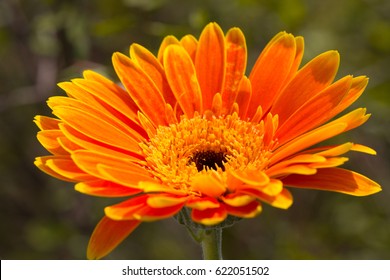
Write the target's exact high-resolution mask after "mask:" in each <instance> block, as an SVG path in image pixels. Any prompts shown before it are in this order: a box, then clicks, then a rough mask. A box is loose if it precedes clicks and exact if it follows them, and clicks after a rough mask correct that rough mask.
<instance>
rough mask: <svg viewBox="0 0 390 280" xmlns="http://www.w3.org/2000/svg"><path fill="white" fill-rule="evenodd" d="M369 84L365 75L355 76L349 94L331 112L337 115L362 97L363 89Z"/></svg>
mask: <svg viewBox="0 0 390 280" xmlns="http://www.w3.org/2000/svg"><path fill="white" fill-rule="evenodd" d="M367 84H368V78H367V77H365V76H359V77H356V78H353V79H352V85H351V89H350V90H349V92H348V94H346V95H345V96H344V98H343V100H341V102H340V104H339V105H338V106H337V107H336V108H334V109H333V111H332V113H331V114H332V115H333V116H335V115H337V114H338V113H340V112H342V111H343V110H345V108H347V107H349V106H350V105H351V104H352V103H354V102H355V101H356V100H357V99H358V98H359V97H360V95H362V93H363V91H364V90H365V88H366V87H367Z"/></svg>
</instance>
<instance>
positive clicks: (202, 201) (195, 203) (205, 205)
mask: <svg viewBox="0 0 390 280" xmlns="http://www.w3.org/2000/svg"><path fill="white" fill-rule="evenodd" d="M186 206H187V207H189V208H193V209H198V210H205V209H209V208H218V207H219V206H220V203H219V202H218V200H217V199H216V198H214V197H208V196H206V197H197V196H195V197H191V198H189V199H188V200H187V202H186Z"/></svg>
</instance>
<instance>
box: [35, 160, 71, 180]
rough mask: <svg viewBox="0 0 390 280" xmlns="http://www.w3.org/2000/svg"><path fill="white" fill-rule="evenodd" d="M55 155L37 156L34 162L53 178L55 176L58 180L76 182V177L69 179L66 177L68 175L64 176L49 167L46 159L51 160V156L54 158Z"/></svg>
mask: <svg viewBox="0 0 390 280" xmlns="http://www.w3.org/2000/svg"><path fill="white" fill-rule="evenodd" d="M55 157H57V156H44V157H37V158H36V159H35V161H34V164H35V166H36V167H38V168H39V169H40V170H41V171H43V172H45V173H46V174H48V175H50V176H52V177H54V178H57V179H60V180H63V181H68V182H77V179H71V178H68V177H65V176H63V175H61V174H59V173H58V172H55V171H54V170H53V169H51V168H50V167H49V166H48V165H47V164H46V163H47V161H49V160H52V159H53V158H55Z"/></svg>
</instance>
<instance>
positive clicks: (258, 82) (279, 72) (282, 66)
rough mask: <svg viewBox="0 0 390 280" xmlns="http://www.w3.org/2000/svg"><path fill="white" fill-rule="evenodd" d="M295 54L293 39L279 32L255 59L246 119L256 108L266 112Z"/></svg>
mask: <svg viewBox="0 0 390 280" xmlns="http://www.w3.org/2000/svg"><path fill="white" fill-rule="evenodd" d="M295 54H296V43H295V38H294V36H292V35H291V34H287V33H285V32H281V33H279V34H278V35H276V36H275V38H274V39H273V40H272V41H271V42H270V43H269V44H268V45H267V46H266V48H265V49H264V51H263V52H262V53H261V55H260V56H259V58H258V59H257V61H256V63H255V66H254V67H253V70H252V71H251V74H250V76H249V79H250V80H251V83H252V99H251V102H250V105H249V109H248V117H252V116H253V115H254V114H255V112H256V110H257V106H259V105H261V106H262V107H263V111H264V112H267V111H268V109H269V108H270V107H271V105H272V103H273V101H274V100H275V98H277V97H278V94H279V92H280V91H281V90H282V88H283V86H284V82H285V80H286V78H287V76H288V74H289V73H290V69H291V67H292V65H293V62H294V59H295Z"/></svg>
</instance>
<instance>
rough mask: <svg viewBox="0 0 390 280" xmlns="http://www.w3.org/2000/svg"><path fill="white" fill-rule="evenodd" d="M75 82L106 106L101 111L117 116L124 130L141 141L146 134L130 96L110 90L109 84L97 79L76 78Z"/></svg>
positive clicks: (117, 120)
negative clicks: (132, 106) (132, 105)
mask: <svg viewBox="0 0 390 280" xmlns="http://www.w3.org/2000/svg"><path fill="white" fill-rule="evenodd" d="M73 83H74V84H75V85H77V86H79V87H80V88H82V89H85V90H86V91H88V92H89V93H90V94H92V95H93V96H94V97H95V98H96V100H98V101H99V102H100V103H101V104H102V105H103V107H104V109H103V110H102V109H100V111H101V112H103V113H106V114H107V115H109V116H111V117H112V118H115V120H116V122H119V123H121V124H123V126H122V127H123V128H124V130H126V131H128V132H129V133H130V134H131V135H133V136H135V137H136V139H138V140H140V141H141V137H143V136H145V132H144V131H143V130H142V128H141V127H140V125H139V121H138V119H137V118H136V115H135V114H134V112H133V111H132V108H131V107H129V105H128V103H129V99H130V97H129V96H128V98H121V97H122V95H117V93H116V92H110V91H109V90H108V88H107V86H105V85H103V84H101V83H99V82H96V81H90V80H85V79H74V80H73ZM130 100H131V99H130ZM135 132H137V133H135Z"/></svg>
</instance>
